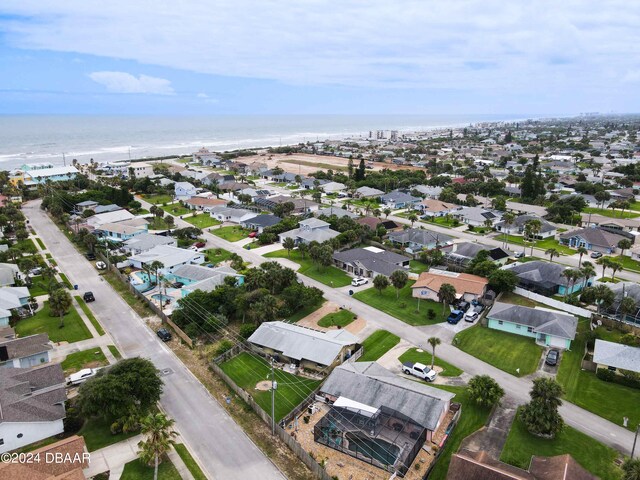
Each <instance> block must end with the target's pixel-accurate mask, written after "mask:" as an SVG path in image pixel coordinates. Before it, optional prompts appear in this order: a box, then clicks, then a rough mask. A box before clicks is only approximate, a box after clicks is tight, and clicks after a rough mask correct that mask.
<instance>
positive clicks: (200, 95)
mask: <svg viewBox="0 0 640 480" xmlns="http://www.w3.org/2000/svg"><path fill="white" fill-rule="evenodd" d="M196 97H198V98H209V95H207V94H206V93H202V92H200V93H199V94H197V95H196Z"/></svg>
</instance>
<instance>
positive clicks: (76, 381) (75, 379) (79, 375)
mask: <svg viewBox="0 0 640 480" xmlns="http://www.w3.org/2000/svg"><path fill="white" fill-rule="evenodd" d="M96 373H98V369H97V368H83V369H82V370H80V371H79V372H76V373H72V374H71V375H69V378H68V379H67V385H80V384H81V383H84V382H86V381H87V380H89V379H90V378H92V377H95V376H96Z"/></svg>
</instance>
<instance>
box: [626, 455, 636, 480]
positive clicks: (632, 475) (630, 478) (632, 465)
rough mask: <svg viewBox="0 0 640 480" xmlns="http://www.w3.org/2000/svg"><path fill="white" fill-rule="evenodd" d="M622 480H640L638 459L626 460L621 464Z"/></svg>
mask: <svg viewBox="0 0 640 480" xmlns="http://www.w3.org/2000/svg"><path fill="white" fill-rule="evenodd" d="M622 471H623V472H624V473H623V474H622V480H640V458H627V459H626V460H625V461H624V463H623V464H622Z"/></svg>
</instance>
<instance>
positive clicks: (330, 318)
mask: <svg viewBox="0 0 640 480" xmlns="http://www.w3.org/2000/svg"><path fill="white" fill-rule="evenodd" d="M356 318H358V316H357V315H355V314H354V313H352V312H350V311H349V310H338V311H337V312H334V313H329V314H327V315H325V316H324V317H322V318H321V319H320V320H319V321H318V326H320V327H324V328H329V327H346V326H347V325H349V324H350V323H351V322H353V321H354V320H355V319H356Z"/></svg>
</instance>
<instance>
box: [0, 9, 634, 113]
mask: <svg viewBox="0 0 640 480" xmlns="http://www.w3.org/2000/svg"><path fill="white" fill-rule="evenodd" d="M524 3H525V2H505V1H495V0H484V1H475V0H459V1H455V2H441V1H432V0H421V1H408V0H396V1H394V2H389V1H378V0H368V1H365V0H341V1H340V2H328V1H318V0H304V1H300V2H295V4H294V2H284V1H274V0H262V1H260V2H255V1H246V0H235V1H233V2H230V1H224V2H220V1H211V0H181V1H180V2H175V1H171V2H169V1H167V0H155V1H153V2H151V1H149V0H144V1H143V0H137V1H134V2H131V1H130V0H128V1H124V0H110V1H109V2H97V1H95V0H84V1H82V2H68V1H66V2H65V1H62V0H55V1H51V2H41V1H36V0H4V1H3V2H2V4H1V5H0V61H1V65H2V66H3V68H2V72H3V75H2V76H0V113H11V114H15V113H35V114H49V113H56V114H57V113H64V114H86V113H95V114H121V113H122V114H252V113H256V114H271V113H282V114H288V113H291V114H300V113H344V114H351V113H353V114H367V113H393V114H402V113H416V114H432V113H454V114H455V113H488V114H500V113H515V114H517V113H523V114H552V113H553V114H555V113H557V114H570V113H579V112H586V111H600V112H638V111H640V95H638V94H637V92H638V90H639V87H640V55H638V50H637V49H638V47H637V45H639V44H640V29H638V28H637V26H638V25H640V3H637V2H628V1H610V2H609V1H598V2H596V1H591V0H563V2H554V1H536V2H526V4H524Z"/></svg>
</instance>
